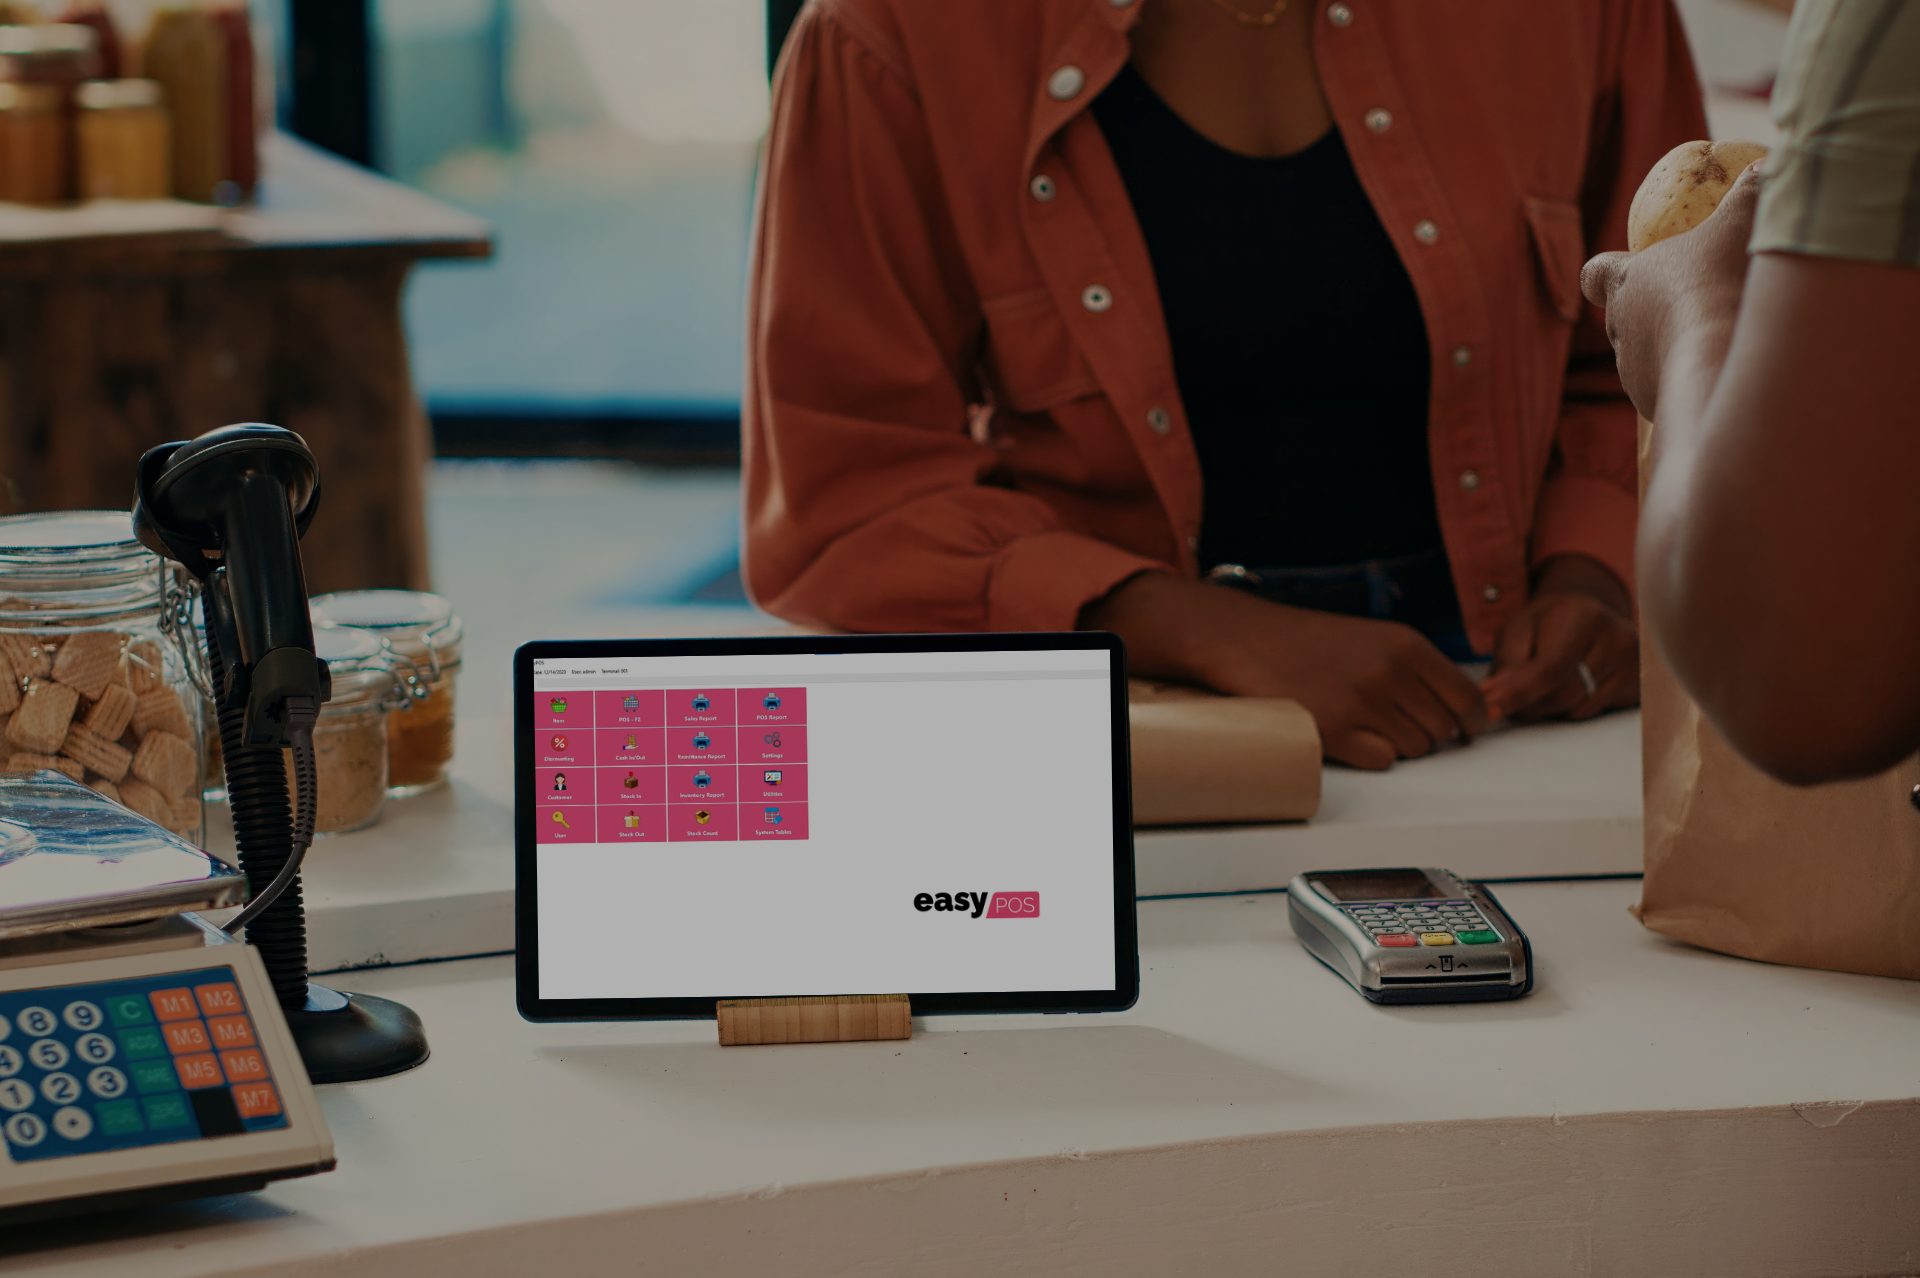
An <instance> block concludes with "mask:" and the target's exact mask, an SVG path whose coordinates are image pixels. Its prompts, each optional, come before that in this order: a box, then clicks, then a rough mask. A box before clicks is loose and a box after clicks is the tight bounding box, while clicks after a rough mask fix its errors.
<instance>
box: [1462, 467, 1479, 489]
mask: <svg viewBox="0 0 1920 1278" xmlns="http://www.w3.org/2000/svg"><path fill="white" fill-rule="evenodd" d="M1460 486H1461V487H1462V488H1464V489H1466V490H1467V491H1468V492H1473V491H1474V490H1475V489H1477V488H1479V487H1480V472H1479V471H1477V470H1463V471H1461V472H1460Z"/></svg>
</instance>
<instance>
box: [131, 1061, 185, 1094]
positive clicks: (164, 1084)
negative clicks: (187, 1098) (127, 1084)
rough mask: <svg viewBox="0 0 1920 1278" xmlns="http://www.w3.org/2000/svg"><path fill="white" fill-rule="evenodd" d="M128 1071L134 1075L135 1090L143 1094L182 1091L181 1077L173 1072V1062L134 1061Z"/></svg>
mask: <svg viewBox="0 0 1920 1278" xmlns="http://www.w3.org/2000/svg"><path fill="white" fill-rule="evenodd" d="M127 1070H128V1072H129V1073H131V1074H132V1075H133V1087H134V1090H135V1091H137V1092H140V1093H142V1094H145V1093H148V1092H177V1091H179V1090H180V1076H179V1075H178V1074H175V1073H174V1072H173V1062H172V1061H171V1060H159V1061H133V1062H132V1063H130V1064H129V1065H128V1066H127Z"/></svg>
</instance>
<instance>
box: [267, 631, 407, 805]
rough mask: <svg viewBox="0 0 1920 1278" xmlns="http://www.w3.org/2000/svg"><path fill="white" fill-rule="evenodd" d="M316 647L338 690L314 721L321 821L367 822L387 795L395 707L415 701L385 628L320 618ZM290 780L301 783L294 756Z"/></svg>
mask: <svg viewBox="0 0 1920 1278" xmlns="http://www.w3.org/2000/svg"><path fill="white" fill-rule="evenodd" d="M313 647H314V651H315V652H316V653H318V654H319V656H320V659H321V660H323V661H325V662H326V663H327V672H328V674H329V675H330V676H331V677H332V679H333V696H332V697H331V699H329V700H328V701H327V703H326V704H325V705H323V706H321V707H320V719H319V721H318V722H317V723H315V724H314V729H313V753H314V769H315V776H316V782H317V791H318V792H317V795H316V800H317V802H316V808H317V812H316V816H315V820H314V829H315V831H317V832H318V833H321V834H338V833H341V832H342V831H345V830H361V829H365V828H366V827H367V826H370V825H372V824H373V823H374V822H375V821H378V820H379V819H380V809H381V808H382V807H383V806H385V804H386V800H387V759H388V747H387V712H388V711H390V710H395V709H400V708H404V707H408V706H410V705H411V704H412V700H411V697H410V694H409V692H408V685H407V683H406V681H405V679H404V678H403V677H402V676H401V674H400V673H399V671H401V670H403V669H404V670H408V671H411V667H410V666H407V665H406V664H405V663H404V662H399V661H397V659H396V658H395V657H394V656H393V654H392V653H390V652H389V651H388V649H387V645H386V644H384V643H382V642H381V641H380V637H379V636H378V635H375V634H372V633H370V632H368V631H365V630H355V629H353V628H352V627H350V626H326V625H323V626H320V627H317V628H316V629H315V630H314V632H313ZM287 784H288V787H289V788H290V789H291V787H292V786H293V784H294V781H293V772H292V760H291V759H289V760H288V773H287Z"/></svg>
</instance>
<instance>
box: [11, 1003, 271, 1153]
mask: <svg viewBox="0 0 1920 1278" xmlns="http://www.w3.org/2000/svg"><path fill="white" fill-rule="evenodd" d="M285 1126H287V1115H286V1112H285V1109H284V1106H283V1105H282V1102H281V1097H280V1089H279V1088H278V1087H277V1086H276V1085H275V1083H274V1080H273V1071H272V1069H271V1068H270V1067H269V1065H268V1063H267V1057H266V1052H265V1050H264V1048H263V1047H262V1046H261V1043H260V1039H259V1036H258V1035H257V1034H256V1033H255V1029H254V1023H253V1017H252V1015H251V1014H250V1013H249V1012H248V1011H247V1005H246V998H245V996H244V995H242V994H241V993H240V983H239V981H238V980H236V979H235V977H234V974H233V969H232V968H228V967H214V968H207V969H204V970H202V971H195V972H168V973H164V974H162V975H159V976H149V977H142V978H139V979H137V980H130V981H108V982H102V983H99V984H94V985H66V986H60V987H57V988H53V989H37V990H20V991H16V992H10V993H0V1147H4V1148H5V1150H6V1152H7V1154H8V1155H10V1156H11V1157H12V1158H13V1160H14V1161H15V1162H35V1161H38V1160H41V1159H47V1158H66V1157H71V1156H74V1155H77V1154H99V1153H106V1152H109V1151H112V1150H120V1149H135V1148H138V1147H140V1146H143V1145H164V1144H169V1143H172V1142H175V1141H183V1140H203V1139H210V1138H212V1137H217V1136H237V1135H240V1134H242V1133H245V1132H254V1131H268V1130H271V1129H274V1128H281V1127H285Z"/></svg>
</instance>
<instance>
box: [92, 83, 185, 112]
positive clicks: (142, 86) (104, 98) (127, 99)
mask: <svg viewBox="0 0 1920 1278" xmlns="http://www.w3.org/2000/svg"><path fill="white" fill-rule="evenodd" d="M166 96H167V95H166V90H164V89H163V88H161V87H160V82H159V81H158V80H88V81H87V82H86V83H85V84H82V85H81V86H80V87H79V88H77V89H75V90H74V91H73V100H74V101H75V102H76V103H78V104H79V106H80V108H81V110H83V111H134V110H142V109H145V108H148V107H157V106H161V105H163V104H164V103H165V102H166Z"/></svg>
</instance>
